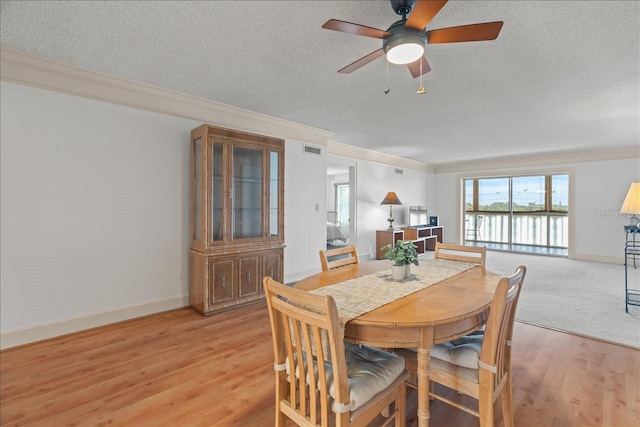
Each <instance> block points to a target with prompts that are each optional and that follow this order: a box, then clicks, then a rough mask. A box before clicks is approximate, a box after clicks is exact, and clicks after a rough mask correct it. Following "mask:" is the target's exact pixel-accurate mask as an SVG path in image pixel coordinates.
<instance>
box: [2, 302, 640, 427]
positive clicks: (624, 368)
mask: <svg viewBox="0 0 640 427" xmlns="http://www.w3.org/2000/svg"><path fill="white" fill-rule="evenodd" d="M594 321H597V319H594ZM270 334H271V332H270V328H269V322H268V314H267V311H266V306H265V305H264V304H263V303H259V304H256V305H253V306H249V307H245V308H241V309H237V310H234V311H230V312H226V313H221V314H217V315H213V316H210V317H203V316H201V315H199V314H197V313H195V312H194V311H192V310H190V309H180V310H175V311H170V312H167V313H162V314H158V315H153V316H150V317H146V318H142V319H136V320H133V321H128V322H123V323H120V324H115V325H109V326H106V327H102V328H98V329H94V330H90V331H85V332H81V333H77V334H73V335H69V336H66V337H60V338H56V339H52V340H48V341H45V342H40V343H36V344H31V345H27V346H23V347H20V348H14V349H8V350H5V351H2V352H0V388H1V398H0V417H1V418H0V421H1V425H2V426H17V425H21V426H38V427H40V426H63V425H74V426H102V425H120V426H205V425H207V426H271V425H273V397H272V396H273V391H274V379H273V353H272V347H271V336H270ZM513 358H514V363H513V375H514V393H513V394H514V396H513V397H514V412H515V421H516V425H517V426H518V427H528V426H531V427H541V426H554V427H562V426H607V427H609V426H611V427H613V426H638V425H640V392H639V389H640V374H639V371H640V351H639V350H635V349H631V348H627V347H623V346H618V345H613V344H608V343H603V342H600V341H595V340H590V339H586V338H582V337H578V336H574V335H569V334H565V333H561V332H557V331H552V330H549V329H544V328H539V327H535V326H531V325H526V324H522V323H517V326H516V331H515V339H514V350H513ZM453 397H454V398H456V396H455V395H454V396H453ZM408 405H409V413H410V415H409V419H408V425H410V426H412V425H416V422H415V415H414V414H415V405H416V402H415V392H413V391H412V392H410V395H409V401H408ZM431 409H432V412H431V425H432V426H457V425H460V426H477V425H478V421H477V419H475V418H474V417H471V416H469V415H467V414H464V413H462V412H461V411H458V410H455V409H453V408H450V407H448V406H446V405H444V404H441V402H432V405H431ZM496 411H497V413H499V411H500V408H499V404H498V407H497V408H496ZM497 420H498V423H499V424H500V423H501V421H502V417H501V416H497Z"/></svg>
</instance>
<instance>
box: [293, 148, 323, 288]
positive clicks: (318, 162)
mask: <svg viewBox="0 0 640 427" xmlns="http://www.w3.org/2000/svg"><path fill="white" fill-rule="evenodd" d="M307 145H313V144H307ZM321 151H322V154H321V155H320V156H318V155H314V154H308V153H304V152H303V143H301V142H299V141H293V140H287V143H286V146H285V162H284V163H285V165H284V167H285V180H284V187H285V188H284V223H285V229H284V237H285V244H286V248H285V250H284V272H285V277H284V280H285V282H286V283H290V282H294V281H297V280H300V279H302V278H303V277H306V276H309V275H311V274H314V273H317V272H319V271H320V259H319V258H318V251H320V250H321V249H326V245H327V227H326V222H327V205H326V184H327V155H326V151H327V150H326V149H322V150H321ZM316 207H317V209H316Z"/></svg>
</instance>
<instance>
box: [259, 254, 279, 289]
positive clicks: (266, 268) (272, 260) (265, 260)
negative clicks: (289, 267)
mask: <svg viewBox="0 0 640 427" xmlns="http://www.w3.org/2000/svg"><path fill="white" fill-rule="evenodd" d="M281 252H282V251H274V252H270V253H266V254H264V255H263V257H262V274H263V275H264V276H270V277H271V278H272V279H274V280H277V281H278V282H282V268H281V260H282V256H281Z"/></svg>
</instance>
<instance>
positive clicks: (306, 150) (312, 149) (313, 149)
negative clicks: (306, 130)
mask: <svg viewBox="0 0 640 427" xmlns="http://www.w3.org/2000/svg"><path fill="white" fill-rule="evenodd" d="M302 151H303V152H304V153H309V154H316V155H318V156H319V155H320V154H322V150H321V149H320V148H318V147H314V146H313V145H305V146H304V149H303V150H302Z"/></svg>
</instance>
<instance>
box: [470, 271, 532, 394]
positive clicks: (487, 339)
mask: <svg viewBox="0 0 640 427" xmlns="http://www.w3.org/2000/svg"><path fill="white" fill-rule="evenodd" d="M526 271H527V268H526V267H525V266H523V265H521V266H519V267H518V268H517V269H516V271H515V273H513V274H512V275H511V276H508V277H503V278H502V279H500V282H498V287H497V288H496V292H495V294H494V296H493V300H492V301H491V308H490V310H489V318H488V319H487V326H486V328H485V332H484V339H483V341H482V350H481V351H480V363H479V364H480V368H482V369H480V373H479V375H480V381H481V383H482V381H489V380H490V378H487V376H491V377H493V383H494V384H493V386H494V388H493V389H494V390H498V389H499V388H500V387H501V383H502V380H503V379H504V378H505V376H506V375H507V373H508V371H509V370H510V369H511V339H512V337H513V324H514V322H515V313H516V307H517V305H518V299H519V297H520V291H521V290H522V283H523V282H524V276H525V273H526ZM483 376H484V377H485V378H483Z"/></svg>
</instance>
